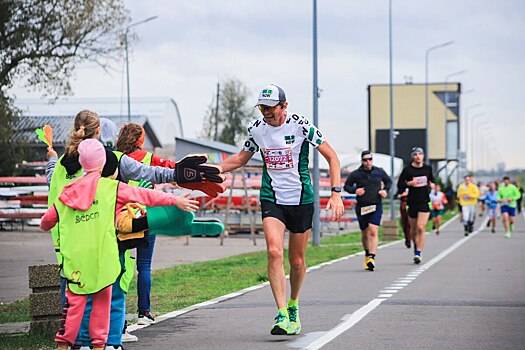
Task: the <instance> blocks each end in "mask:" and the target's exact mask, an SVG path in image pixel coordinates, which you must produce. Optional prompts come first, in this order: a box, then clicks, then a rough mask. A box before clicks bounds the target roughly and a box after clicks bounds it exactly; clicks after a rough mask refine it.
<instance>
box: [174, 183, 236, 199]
mask: <svg viewBox="0 0 525 350" xmlns="http://www.w3.org/2000/svg"><path fill="white" fill-rule="evenodd" d="M179 187H183V188H187V189H189V190H198V191H201V192H204V193H206V194H207V195H208V196H210V197H213V198H215V197H217V196H218V195H219V194H221V193H224V191H226V186H224V184H220V183H216V182H211V181H202V182H188V183H184V184H179Z"/></svg>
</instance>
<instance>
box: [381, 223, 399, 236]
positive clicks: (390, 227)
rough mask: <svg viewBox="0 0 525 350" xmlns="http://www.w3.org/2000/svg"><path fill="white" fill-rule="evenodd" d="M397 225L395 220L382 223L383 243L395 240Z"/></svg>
mask: <svg viewBox="0 0 525 350" xmlns="http://www.w3.org/2000/svg"><path fill="white" fill-rule="evenodd" d="M397 225H398V222H397V220H384V221H383V239H384V240H385V241H387V240H396V239H397Z"/></svg>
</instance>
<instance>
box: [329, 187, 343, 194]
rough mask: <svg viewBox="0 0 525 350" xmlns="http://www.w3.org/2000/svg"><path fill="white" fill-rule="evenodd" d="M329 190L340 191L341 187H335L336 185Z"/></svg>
mask: <svg viewBox="0 0 525 350" xmlns="http://www.w3.org/2000/svg"><path fill="white" fill-rule="evenodd" d="M331 191H332V192H336V193H341V187H337V186H336V187H332V188H331Z"/></svg>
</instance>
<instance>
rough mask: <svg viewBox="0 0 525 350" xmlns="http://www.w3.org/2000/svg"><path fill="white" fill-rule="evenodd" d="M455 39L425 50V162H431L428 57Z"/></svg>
mask: <svg viewBox="0 0 525 350" xmlns="http://www.w3.org/2000/svg"><path fill="white" fill-rule="evenodd" d="M453 43H454V41H447V42H446V43H443V44H439V45H436V46H432V47H429V48H428V49H427V51H426V52H425V153H426V156H425V163H427V164H430V150H429V149H428V145H429V142H428V57H429V54H430V52H431V51H433V50H435V49H439V48H440V47H445V46H448V45H451V44H453Z"/></svg>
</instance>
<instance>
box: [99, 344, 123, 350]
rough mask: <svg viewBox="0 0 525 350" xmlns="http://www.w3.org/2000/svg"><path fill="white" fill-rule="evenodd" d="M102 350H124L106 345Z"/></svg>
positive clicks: (120, 347) (116, 346)
mask: <svg viewBox="0 0 525 350" xmlns="http://www.w3.org/2000/svg"><path fill="white" fill-rule="evenodd" d="M104 350H124V348H123V347H122V345H106V347H105V348H104Z"/></svg>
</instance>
